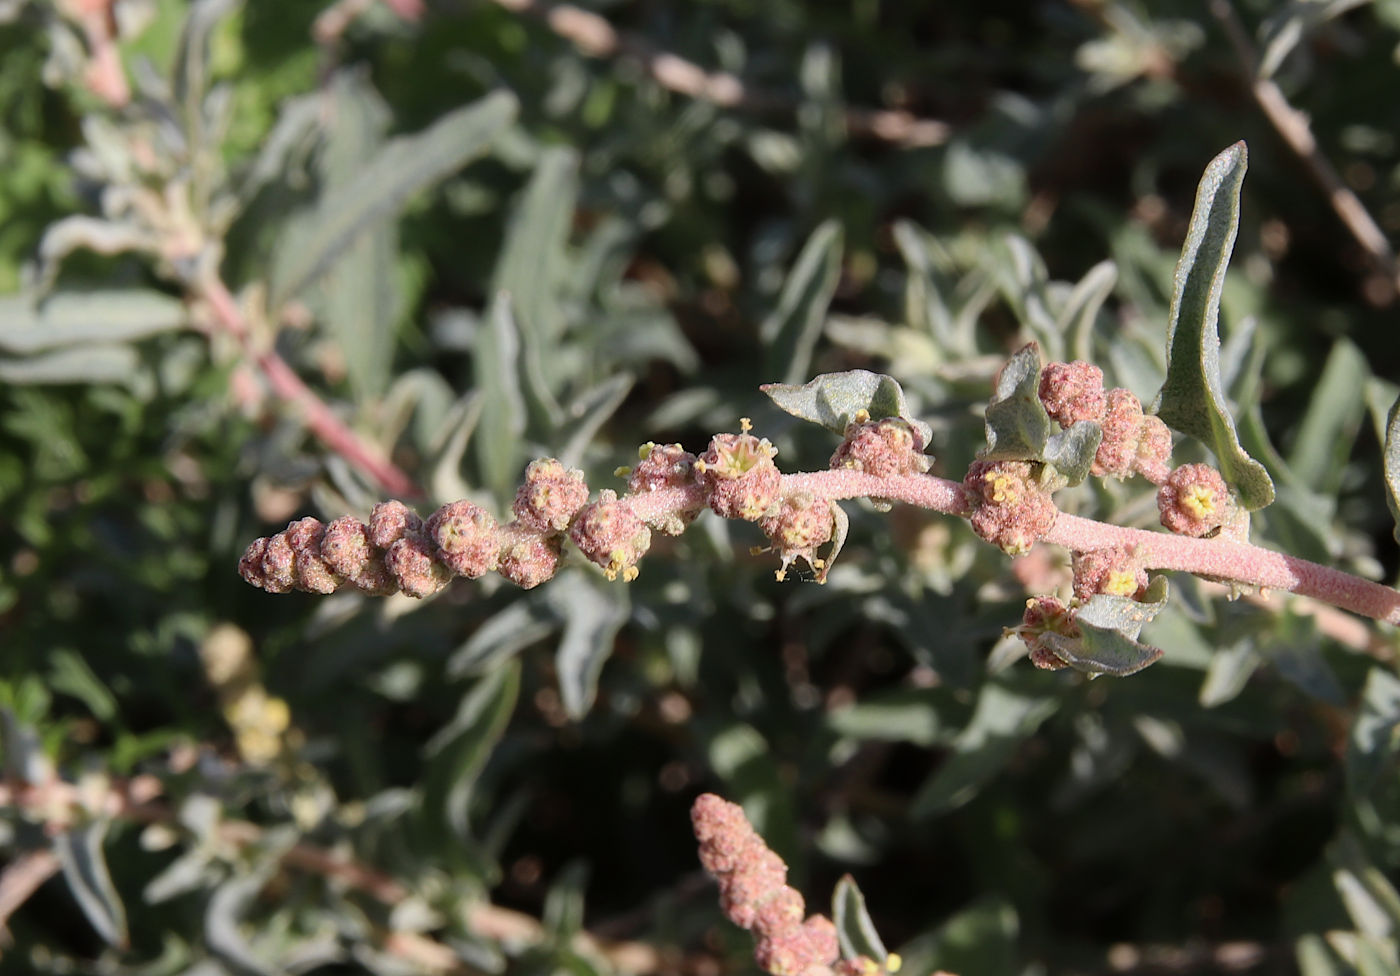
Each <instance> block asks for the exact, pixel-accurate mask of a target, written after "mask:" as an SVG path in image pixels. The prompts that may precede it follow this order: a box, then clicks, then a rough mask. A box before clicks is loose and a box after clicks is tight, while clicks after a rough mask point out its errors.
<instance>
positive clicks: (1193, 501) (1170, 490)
mask: <svg viewBox="0 0 1400 976" xmlns="http://www.w3.org/2000/svg"><path fill="white" fill-rule="evenodd" d="M1234 508H1235V503H1234V501H1233V500H1231V498H1230V489H1229V488H1227V487H1226V485H1225V479H1224V478H1222V477H1221V476H1220V472H1219V471H1216V470H1215V469H1214V468H1212V467H1211V466H1210V465H1208V464H1183V465H1182V466H1181V467H1179V468H1177V469H1176V470H1175V471H1173V472H1172V473H1171V474H1170V475H1168V477H1167V480H1166V483H1165V484H1163V485H1162V487H1161V488H1159V489H1158V490H1157V510H1158V511H1159V512H1161V514H1162V524H1163V525H1164V526H1166V527H1167V528H1168V529H1170V530H1171V531H1173V532H1175V533H1177V534H1178V535H1189V536H1195V537H1196V538H1200V537H1201V536H1205V535H1209V534H1210V533H1212V532H1214V531H1215V530H1216V529H1218V528H1220V527H1221V526H1222V525H1224V524H1225V523H1226V522H1227V521H1228V520H1229V518H1230V517H1231V516H1232V515H1233V514H1234ZM264 565H266V563H264Z"/></svg>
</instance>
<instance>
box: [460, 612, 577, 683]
mask: <svg viewBox="0 0 1400 976" xmlns="http://www.w3.org/2000/svg"><path fill="white" fill-rule="evenodd" d="M545 592H546V591H545V590H538V591H536V592H533V593H529V594H527V595H526V596H524V597H521V598H518V599H516V601H515V602H514V603H510V604H508V605H507V606H506V608H505V609H504V610H501V611H500V612H499V613H497V614H496V615H495V616H492V617H490V618H488V619H487V620H486V622H485V623H483V624H482V625H481V626H480V627H478V628H477V629H476V631H475V632H474V633H473V634H472V635H471V637H469V638H467V640H466V642H465V643H463V644H462V646H461V647H459V648H457V650H456V651H454V652H453V654H452V656H451V657H450V658H448V661H447V674H448V676H449V677H453V678H457V677H461V676H462V675H466V674H475V673H478V672H481V671H484V670H488V669H490V668H493V667H495V665H496V664H497V662H499V661H501V660H504V659H505V658H508V657H511V656H513V655H515V654H519V653H520V652H521V651H523V650H524V649H525V648H527V647H529V646H530V645H531V644H534V643H536V642H538V641H542V640H544V639H545V638H546V637H548V636H549V635H550V634H552V633H554V632H555V631H556V630H558V629H559V621H558V620H557V619H555V617H554V614H553V613H552V612H551V611H550V610H549V608H548V606H547V605H546V603H545V598H544V594H545Z"/></svg>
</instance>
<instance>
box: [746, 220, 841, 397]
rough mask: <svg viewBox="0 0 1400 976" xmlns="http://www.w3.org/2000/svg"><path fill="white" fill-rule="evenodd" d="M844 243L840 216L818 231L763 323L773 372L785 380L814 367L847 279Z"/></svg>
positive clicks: (761, 330) (792, 380)
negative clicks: (820, 340)
mask: <svg viewBox="0 0 1400 976" xmlns="http://www.w3.org/2000/svg"><path fill="white" fill-rule="evenodd" d="M843 241H844V234H843V233H842V231H841V225H840V224H838V223H837V222H836V221H835V220H828V221H826V222H824V223H823V224H821V226H819V227H818V228H817V229H816V230H815V231H813V232H812V236H811V237H809V238H808V239H807V243H806V244H804V245H803V247H802V252H801V253H800V254H799V255H798V256H797V262H796V263H795V264H794V265H793V267H792V271H790V272H789V273H788V276H787V280H786V281H785V282H784V283H783V291H782V294H781V295H780V296H779V297H778V307H777V309H776V310H774V312H773V314H772V315H770V316H768V318H767V319H765V320H764V322H763V324H762V326H760V327H759V336H760V338H762V340H763V344H764V345H765V346H766V347H767V349H768V355H767V370H768V374H769V375H770V376H772V375H781V376H782V378H783V382H784V383H796V382H797V381H798V380H800V379H802V377H804V376H806V375H807V371H808V369H809V368H810V367H811V364H812V351H813V350H814V349H815V348H816V344H817V338H818V336H820V335H821V330H822V325H823V324H824V323H825V321H826V311H827V308H828V306H830V304H831V296H832V295H834V294H836V286H837V284H838V283H839V282H840V280H841V252H842V246H843Z"/></svg>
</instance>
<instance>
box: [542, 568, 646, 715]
mask: <svg viewBox="0 0 1400 976" xmlns="http://www.w3.org/2000/svg"><path fill="white" fill-rule="evenodd" d="M549 601H550V603H551V605H553V607H554V608H555V613H557V614H558V615H559V616H560V617H561V618H562V619H563V621H564V633H563V636H562V637H561V638H560V640H559V648H558V650H556V651H555V656H554V660H555V667H556V669H557V670H558V672H559V695H560V698H562V699H563V702H564V710H565V711H566V712H567V713H568V714H569V716H570V717H571V718H574V719H578V718H582V717H583V716H584V715H585V714H586V713H587V712H588V708H589V706H590V705H592V704H593V696H594V695H595V693H596V692H597V688H598V675H599V674H600V673H601V672H602V670H603V663H604V662H605V661H606V660H607V659H608V657H609V656H610V655H611V654H612V651H613V641H614V640H615V639H616V638H617V632H618V631H619V630H621V629H622V625H623V624H624V623H626V622H627V616H628V600H627V591H626V588H625V587H623V586H617V585H610V584H608V583H604V582H603V581H602V580H600V579H598V578H597V576H596V575H595V574H588V575H585V574H584V573H569V574H567V575H566V576H565V577H564V578H562V579H557V580H555V581H554V583H553V584H552V585H551V586H550V588H549Z"/></svg>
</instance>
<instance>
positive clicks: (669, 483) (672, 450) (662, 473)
mask: <svg viewBox="0 0 1400 976" xmlns="http://www.w3.org/2000/svg"><path fill="white" fill-rule="evenodd" d="M637 458H638V461H637V464H636V466H635V467H632V468H619V469H618V470H617V473H618V474H619V475H620V476H626V478H627V490H628V491H630V492H632V493H633V494H636V495H642V494H647V493H649V492H653V491H660V490H661V489H663V488H681V487H684V486H685V485H687V484H689V483H690V482H691V479H693V478H694V477H695V462H696V460H697V459H696V457H695V455H694V454H691V453H690V452H689V451H687V450H686V449H685V448H683V447H681V446H680V445H679V444H654V443H652V442H651V441H648V442H647V443H645V444H643V445H642V446H641V448H639V449H638V451H637ZM699 514H700V509H698V508H697V509H689V510H686V511H681V512H668V513H666V514H665V515H662V516H660V517H658V518H655V519H652V520H651V521H650V522H648V523H647V524H648V525H650V526H651V527H652V528H653V529H656V530H657V531H658V532H662V533H664V534H665V535H680V534H681V533H682V532H684V531H685V527H686V526H687V525H689V524H690V523H691V522H693V521H695V517H696V516H697V515H699Z"/></svg>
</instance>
